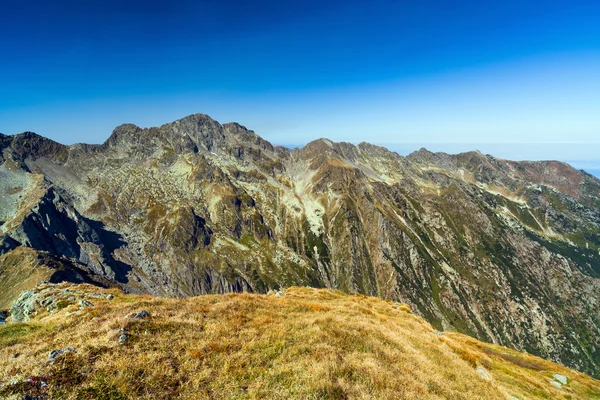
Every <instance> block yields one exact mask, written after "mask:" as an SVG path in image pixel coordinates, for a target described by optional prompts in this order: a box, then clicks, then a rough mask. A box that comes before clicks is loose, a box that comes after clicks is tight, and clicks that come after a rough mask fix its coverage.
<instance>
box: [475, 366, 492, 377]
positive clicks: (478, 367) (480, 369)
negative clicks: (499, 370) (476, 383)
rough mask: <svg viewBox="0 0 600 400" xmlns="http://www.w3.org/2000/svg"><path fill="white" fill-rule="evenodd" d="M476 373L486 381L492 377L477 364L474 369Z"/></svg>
mask: <svg viewBox="0 0 600 400" xmlns="http://www.w3.org/2000/svg"><path fill="white" fill-rule="evenodd" d="M476 371H477V373H478V374H479V375H480V376H481V377H482V378H483V379H485V380H486V381H491V380H492V377H491V376H489V375H488V373H487V372H486V370H485V369H483V367H482V366H480V365H478V366H477V369H476Z"/></svg>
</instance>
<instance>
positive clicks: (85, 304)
mask: <svg viewBox="0 0 600 400" xmlns="http://www.w3.org/2000/svg"><path fill="white" fill-rule="evenodd" d="M87 307H94V305H93V304H92V303H90V302H89V301H87V300H79V309H80V310H83V309H84V308H87Z"/></svg>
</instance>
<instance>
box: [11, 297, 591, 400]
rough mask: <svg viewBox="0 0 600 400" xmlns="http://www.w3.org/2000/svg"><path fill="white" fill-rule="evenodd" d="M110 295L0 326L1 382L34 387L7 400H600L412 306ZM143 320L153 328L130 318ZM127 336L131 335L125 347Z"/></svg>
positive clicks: (579, 383)
mask: <svg viewBox="0 0 600 400" xmlns="http://www.w3.org/2000/svg"><path fill="white" fill-rule="evenodd" d="M54 287H55V288H56V290H55V291H56V292H57V293H58V292H59V291H60V290H62V289H64V288H66V287H67V286H66V285H55V286H54ZM71 288H73V289H77V290H81V291H83V292H99V291H100V290H99V289H98V288H95V287H91V286H87V285H78V286H73V287H71ZM107 292H111V293H113V294H114V295H115V298H114V299H113V300H105V299H92V298H90V299H89V300H90V301H92V302H93V303H94V307H90V308H86V309H84V310H82V311H76V310H77V305H76V304H75V303H74V304H73V305H69V306H67V307H66V308H64V309H62V310H60V311H58V312H57V313H55V314H48V313H47V312H46V311H43V312H41V313H40V314H39V315H37V316H36V317H34V318H33V319H32V321H31V322H29V323H27V324H9V325H7V326H5V327H0V383H3V384H7V383H9V382H11V381H14V380H16V379H22V378H24V377H31V379H32V381H31V382H25V383H20V384H18V385H12V386H11V385H9V386H5V388H4V389H0V397H2V396H3V395H4V396H9V395H12V394H14V395H17V394H18V395H23V394H32V395H35V394H49V395H50V397H51V398H60V399H62V398H64V399H75V398H81V399H93V398H98V399H138V398H142V399H144V398H145V399H173V398H179V399H244V398H250V399H263V398H283V399H294V398H295V399H346V398H348V399H486V400H487V399H489V400H493V399H507V398H510V397H509V396H516V397H518V398H519V399H521V400H524V399H553V398H557V399H589V398H600V382H598V381H596V380H593V379H591V378H589V377H587V376H585V375H583V374H580V373H577V372H574V371H571V370H568V369H566V368H564V367H561V366H558V365H556V364H552V363H549V362H546V361H543V360H540V359H538V358H535V357H532V356H529V355H524V354H521V353H518V352H513V351H510V350H508V349H505V348H502V347H499V346H493V345H490V344H486V343H481V342H478V341H476V340H474V339H471V338H469V337H467V336H463V335H459V334H455V333H445V334H444V335H442V336H441V337H438V335H436V331H435V330H434V329H433V328H432V327H431V326H430V325H429V324H428V323H427V322H425V321H424V320H423V319H422V318H420V317H418V316H415V315H413V314H411V313H410V311H409V309H408V307H407V306H406V305H396V304H394V303H391V302H386V301H383V300H380V299H377V298H371V297H365V296H352V295H346V294H342V293H340V292H337V291H328V290H316V289H309V288H290V289H287V290H285V291H284V292H285V294H286V295H285V296H282V297H278V296H275V295H251V294H231V295H214V296H200V297H195V298H190V299H184V300H177V299H164V298H152V297H148V296H135V295H124V294H122V293H119V292H118V291H116V290H110V291H105V293H107ZM140 310H147V311H149V312H150V313H151V317H149V318H147V319H142V320H136V319H133V318H131V315H132V314H133V313H135V312H138V311H140ZM67 313H72V314H70V315H67ZM120 328H125V329H127V331H128V332H129V334H130V339H129V341H128V342H127V344H125V345H119V344H118V336H119V333H118V330H119V329H120ZM69 346H74V347H77V352H75V353H72V354H71V353H69V354H67V355H66V356H64V357H62V358H60V359H59V361H58V362H56V363H55V364H48V363H47V362H46V359H47V356H48V353H49V352H50V351H51V350H54V349H62V348H66V347H69ZM476 366H479V367H483V368H485V369H486V371H487V373H488V374H489V375H490V376H491V377H492V380H491V381H488V380H486V379H484V378H482V377H481V376H480V375H479V373H478V372H477V371H476ZM555 372H559V373H561V374H563V375H565V376H567V377H568V378H569V383H568V385H567V388H563V389H558V388H555V387H553V386H552V385H550V383H549V379H551V376H552V374H553V373H555ZM41 381H43V382H45V383H47V384H48V387H47V388H43V387H41V386H40V382H41Z"/></svg>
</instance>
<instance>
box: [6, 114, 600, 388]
mask: <svg viewBox="0 0 600 400" xmlns="http://www.w3.org/2000/svg"><path fill="white" fill-rule="evenodd" d="M0 150H1V151H0V221H1V222H0V224H1V226H0V234H1V235H2V236H1V238H0V253H1V254H2V255H1V256H0V282H3V283H4V282H9V279H8V278H9V277H10V278H11V279H12V281H11V282H16V281H18V282H19V283H20V285H19V288H18V290H17V289H16V288H15V286H14V285H12V284H11V285H9V284H5V287H0V291H2V292H4V297H1V298H0V299H5V300H3V301H4V304H0V306H4V307H7V306H8V303H9V300H8V299H9V298H14V297H16V296H17V295H18V293H17V292H18V291H20V290H21V289H23V288H26V287H27V286H28V285H29V286H31V285H35V284H36V283H37V282H38V281H39V280H50V281H60V280H65V279H66V280H69V281H73V282H83V281H85V282H91V283H95V284H97V285H101V286H111V285H115V286H119V287H121V288H123V289H125V290H127V291H130V292H135V293H150V294H154V295H160V296H175V297H183V296H192V295H198V294H204V293H224V292H241V291H249V292H250V291H251V292H263V293H264V292H267V291H268V290H270V289H278V288H281V287H288V286H292V285H303V286H313V287H331V288H337V289H340V290H343V291H346V292H351V293H363V294H367V295H376V296H379V297H381V298H384V299H392V300H396V301H402V302H406V303H408V304H410V305H411V307H412V308H413V309H414V310H415V312H417V313H418V314H420V315H422V316H423V317H424V318H425V319H427V320H428V321H429V322H430V323H432V324H433V325H434V326H435V327H436V328H437V329H439V330H451V329H455V330H457V331H459V332H463V333H466V334H469V335H472V336H475V337H477V338H479V339H481V340H485V341H490V342H493V343H497V344H501V345H504V346H509V347H512V348H515V349H518V350H521V351H527V352H530V353H533V354H536V355H539V356H542V357H545V358H548V359H551V360H553V361H557V362H560V363H563V364H564V365H567V366H569V367H571V368H575V369H578V370H580V371H584V372H586V373H589V374H591V375H594V376H596V377H598V376H600V308H599V307H598V305H599V304H600V180H598V179H596V178H595V177H593V176H591V175H589V174H587V173H585V172H581V171H578V170H575V169H573V168H572V167H570V166H569V165H567V164H565V163H561V162H557V161H548V162H514V161H507V160H502V159H497V158H494V157H491V156H489V155H484V154H481V153H479V152H468V153H461V154H457V155H449V154H445V153H431V152H429V151H427V150H425V149H421V150H419V151H417V152H414V153H412V154H410V155H409V156H407V157H402V156H399V155H398V154H396V153H393V152H390V151H388V150H387V149H385V148H383V147H378V146H374V145H371V144H368V143H361V144H359V145H358V146H354V145H352V144H349V143H334V142H331V141H329V140H327V139H320V140H316V141H313V142H311V143H309V144H307V145H306V146H304V147H302V148H297V149H293V150H289V149H287V148H284V147H276V146H273V145H271V144H270V143H269V142H267V141H265V140H264V139H262V138H260V137H259V136H257V135H256V134H255V133H254V132H252V131H250V130H248V129H246V128H245V127H243V126H241V125H239V124H236V123H229V124H224V125H221V124H219V123H217V122H216V121H214V120H212V119H211V118H209V117H208V116H206V115H202V114H196V115H191V116H188V117H186V118H183V119H181V120H178V121H175V122H173V123H169V124H165V125H163V126H161V127H157V128H149V129H142V128H139V127H137V126H135V125H131V124H127V125H122V126H119V127H117V128H116V129H115V130H114V132H113V133H112V135H111V136H110V137H109V138H108V140H107V141H106V142H105V143H104V144H102V145H86V144H77V145H72V146H63V145H61V144H59V143H56V142H53V141H51V140H48V139H46V138H43V137H41V136H38V135H36V134H34V133H23V134H19V135H15V136H5V135H2V136H0ZM34 272H35V273H34ZM0 285H2V284H0Z"/></svg>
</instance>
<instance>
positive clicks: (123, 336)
mask: <svg viewBox="0 0 600 400" xmlns="http://www.w3.org/2000/svg"><path fill="white" fill-rule="evenodd" d="M128 339H129V332H127V330H126V329H123V328H121V329H119V344H121V345H123V344H126V343H127V340H128Z"/></svg>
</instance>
